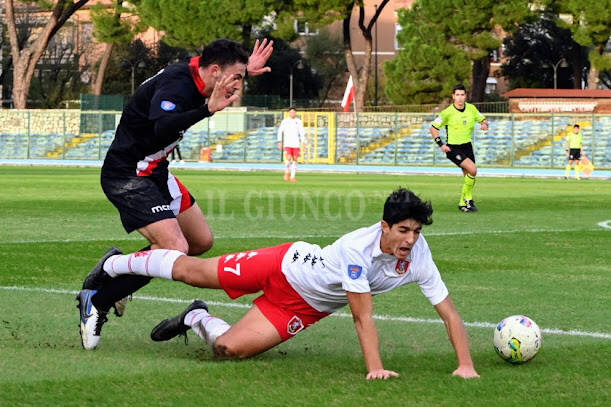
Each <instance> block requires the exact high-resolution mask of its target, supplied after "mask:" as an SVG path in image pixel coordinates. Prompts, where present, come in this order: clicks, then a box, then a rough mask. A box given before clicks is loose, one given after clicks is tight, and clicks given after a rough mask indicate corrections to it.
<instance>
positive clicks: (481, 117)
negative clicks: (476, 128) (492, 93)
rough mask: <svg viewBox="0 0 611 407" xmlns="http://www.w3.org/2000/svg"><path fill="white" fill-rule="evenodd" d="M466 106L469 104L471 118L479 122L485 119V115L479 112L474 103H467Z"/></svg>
mask: <svg viewBox="0 0 611 407" xmlns="http://www.w3.org/2000/svg"><path fill="white" fill-rule="evenodd" d="M467 106H469V110H471V114H472V115H473V118H474V119H475V121H476V122H478V123H481V122H483V121H484V120H485V119H486V116H484V115H483V114H481V113H480V111H479V110H477V107H475V105H473V104H471V103H467Z"/></svg>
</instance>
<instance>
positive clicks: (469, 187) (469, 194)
mask: <svg viewBox="0 0 611 407" xmlns="http://www.w3.org/2000/svg"><path fill="white" fill-rule="evenodd" d="M474 186H475V177H472V176H471V175H469V174H465V183H464V184H463V186H462V196H463V198H464V200H465V201H470V200H472V199H473V187H474Z"/></svg>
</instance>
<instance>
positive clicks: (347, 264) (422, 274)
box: [81, 189, 479, 379]
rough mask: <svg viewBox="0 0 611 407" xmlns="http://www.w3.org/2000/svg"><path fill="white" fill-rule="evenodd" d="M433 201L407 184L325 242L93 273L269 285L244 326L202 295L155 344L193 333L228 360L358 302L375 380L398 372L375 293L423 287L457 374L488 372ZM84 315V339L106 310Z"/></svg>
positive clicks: (210, 284)
mask: <svg viewBox="0 0 611 407" xmlns="http://www.w3.org/2000/svg"><path fill="white" fill-rule="evenodd" d="M432 213H433V209H432V207H431V205H430V203H429V202H423V201H422V200H420V198H419V197H417V196H416V195H414V194H413V193H412V192H411V191H409V190H406V189H398V190H396V191H394V192H393V193H392V194H391V195H390V196H389V197H388V198H387V200H386V202H385V204H384V213H383V220H382V221H381V222H378V223H376V224H374V225H372V226H370V227H365V228H361V229H358V230H355V231H353V232H351V233H348V234H346V235H344V236H342V237H341V238H339V239H338V240H337V241H335V242H334V243H333V244H331V245H329V246H326V247H324V248H320V247H319V246H317V245H315V244H309V243H306V242H294V243H285V244H282V245H279V246H275V247H268V248H263V249H256V250H250V251H246V252H241V253H233V254H226V255H224V256H220V257H214V258H209V259H201V258H196V257H189V256H187V255H185V254H184V253H183V252H180V251H177V250H166V249H157V250H150V251H142V252H137V253H133V254H129V255H114V256H111V257H109V258H108V259H107V260H106V261H105V262H104V263H103V265H102V266H100V267H99V268H97V269H94V270H93V271H92V272H91V273H90V275H89V277H90V278H92V279H93V280H96V281H98V282H99V283H100V284H102V285H103V284H104V281H112V279H113V278H116V277H117V276H120V275H126V274H128V275H129V274H136V275H142V276H147V277H161V278H165V279H168V280H175V281H182V282H184V283H186V284H189V285H192V286H195V287H201V288H213V289H223V290H224V291H225V292H226V293H227V295H228V296H229V297H230V298H232V299H235V298H238V297H240V296H242V295H245V294H251V293H255V292H258V291H263V294H262V295H261V296H259V297H258V298H256V299H255V300H254V305H253V307H252V308H251V309H250V310H249V311H248V312H247V313H246V315H245V316H244V317H243V318H242V319H241V320H239V321H238V322H237V323H236V324H235V325H233V326H230V325H229V324H228V323H227V322H225V321H223V320H222V319H220V318H218V317H215V316H212V315H211V314H210V313H209V312H208V307H207V306H206V304H205V303H204V302H203V301H200V300H196V301H194V302H193V303H192V304H191V305H190V306H189V307H187V309H186V310H185V311H184V312H182V313H181V314H180V315H178V316H175V317H173V318H169V319H166V320H164V321H162V322H161V323H159V324H158V325H157V326H156V327H155V328H154V329H153V331H152V332H151V338H152V339H153V340H155V341H166V340H169V339H171V338H174V337H176V336H178V335H182V334H184V335H186V332H187V331H188V330H189V329H193V330H194V331H195V332H196V333H197V334H198V335H199V336H200V337H201V338H202V339H203V340H204V341H206V342H207V343H208V344H209V345H210V346H211V347H212V349H213V351H214V352H215V353H216V354H217V355H219V356H222V357H228V358H248V357H250V356H254V355H257V354H259V353H261V352H265V351H267V350H268V349H271V348H273V347H274V346H276V345H278V344H280V343H281V342H283V341H286V340H288V339H290V338H292V337H293V336H294V335H296V334H297V333H298V332H300V331H302V330H303V329H305V328H307V327H309V326H310V325H312V324H314V323H316V322H317V321H318V320H320V319H322V318H324V317H326V316H328V315H330V314H332V313H334V312H336V311H338V310H339V309H340V308H342V307H343V306H345V305H346V304H349V306H350V310H351V312H352V315H353V318H354V324H355V328H356V332H357V335H358V339H359V342H360V344H361V350H362V352H363V355H364V359H365V365H366V367H367V372H368V373H367V376H366V378H367V379H387V378H389V377H395V376H399V374H398V373H396V372H394V371H392V370H387V369H385V368H384V365H383V363H382V359H381V357H380V352H379V342H378V333H377V328H376V324H375V322H374V319H373V299H372V296H373V295H376V294H382V293H385V292H388V291H391V290H393V289H395V288H398V287H400V286H402V285H405V284H409V283H417V284H418V285H419V286H420V289H421V290H422V293H423V294H424V295H425V296H426V297H427V298H428V300H429V301H430V302H431V304H432V305H433V306H434V307H435V309H436V310H437V312H438V313H439V315H440V316H441V318H442V320H443V322H444V323H445V325H446V328H447V331H448V336H449V338H450V341H451V343H452V345H453V347H454V350H455V352H456V356H457V359H458V368H457V369H456V370H454V372H453V374H454V375H457V376H461V377H463V378H473V377H479V375H478V374H477V372H476V371H475V368H474V366H473V361H472V359H471V353H470V350H469V342H468V337H467V332H466V329H465V327H464V324H463V321H462V319H461V317H460V315H459V314H458V312H457V310H456V308H455V306H454V303H453V302H452V300H451V299H450V296H449V294H448V290H447V288H446V286H445V284H444V282H443V281H442V279H441V276H440V274H439V271H438V269H437V267H436V265H435V263H434V262H433V258H432V256H431V252H430V250H429V247H428V245H427V242H426V240H425V239H424V237H423V236H421V235H420V232H421V229H422V225H429V224H431V223H432V219H431V215H432ZM88 312H89V314H91V316H89V317H87V316H86V315H83V314H82V313H81V319H82V321H85V322H84V326H83V332H84V333H85V334H84V336H83V340H84V341H87V340H89V338H88V337H87V335H89V336H94V335H95V330H94V327H95V324H96V318H97V311H96V309H95V306H93V305H90V307H89V308H88Z"/></svg>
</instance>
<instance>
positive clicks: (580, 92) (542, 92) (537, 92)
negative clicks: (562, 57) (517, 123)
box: [503, 88, 611, 98]
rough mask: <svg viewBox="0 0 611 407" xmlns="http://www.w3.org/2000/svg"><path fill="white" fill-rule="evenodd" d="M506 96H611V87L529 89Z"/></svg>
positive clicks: (519, 90)
mask: <svg viewBox="0 0 611 407" xmlns="http://www.w3.org/2000/svg"><path fill="white" fill-rule="evenodd" d="M503 96H504V97H506V98H611V89H527V88H517V89H513V90H510V91H509V92H505V93H503Z"/></svg>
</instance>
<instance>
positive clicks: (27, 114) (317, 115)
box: [0, 110, 611, 168]
mask: <svg viewBox="0 0 611 407" xmlns="http://www.w3.org/2000/svg"><path fill="white" fill-rule="evenodd" d="M299 114H300V116H301V117H302V119H303V122H304V126H305V129H306V141H307V142H306V143H305V145H304V146H303V149H302V157H301V160H302V162H305V163H325V164H357V165H406V166H407V165H427V166H431V165H432V166H436V165H451V163H450V162H449V161H448V160H447V159H446V158H445V156H444V155H443V154H442V153H441V151H440V150H439V148H438V147H437V145H436V144H434V143H433V141H432V139H431V136H430V134H429V127H430V123H431V121H432V120H433V119H434V114H432V113H402V112H380V113H376V112H372V113H359V114H355V113H336V112H310V111H308V112H300V113H299ZM284 115H285V113H284V112H280V111H265V112H244V111H234V112H219V113H217V114H215V115H214V116H213V117H211V118H209V119H205V120H203V121H201V122H199V123H197V124H196V125H194V126H193V127H192V128H190V129H189V130H188V131H186V132H185V134H184V138H183V140H182V141H181V143H180V148H181V153H182V156H183V158H184V159H185V160H193V161H200V160H212V161H231V162H280V161H281V160H282V151H281V150H280V149H279V147H278V141H277V130H278V125H279V123H280V121H281V120H282V118H283V117H284ZM120 117H121V112H119V111H81V110H0V123H2V125H1V128H0V158H3V159H11V158H13V159H85V160H100V159H103V158H104V156H105V154H106V150H107V149H108V147H109V146H110V143H111V142H112V140H113V138H114V132H115V128H116V126H117V125H118V123H119V120H120ZM487 118H488V121H489V123H490V128H489V130H488V131H486V132H484V131H481V130H480V129H479V126H477V125H476V130H475V132H474V134H473V144H474V150H475V157H476V160H477V162H478V164H479V165H483V166H499V167H519V166H524V167H545V168H560V167H564V165H565V164H566V154H565V144H566V140H567V139H566V137H567V135H568V132H570V131H571V129H572V126H573V124H575V123H578V124H579V125H580V126H581V130H582V133H583V135H584V152H585V154H586V155H587V157H588V158H590V160H591V161H592V162H593V163H594V165H595V166H597V167H598V168H611V116H609V115H597V114H487ZM442 135H443V132H442ZM443 136H445V135H443Z"/></svg>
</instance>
